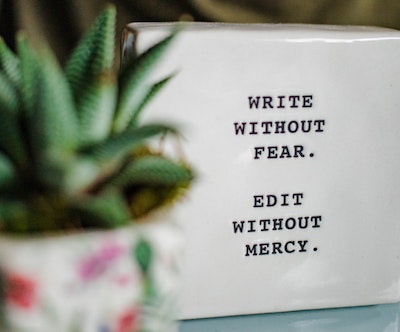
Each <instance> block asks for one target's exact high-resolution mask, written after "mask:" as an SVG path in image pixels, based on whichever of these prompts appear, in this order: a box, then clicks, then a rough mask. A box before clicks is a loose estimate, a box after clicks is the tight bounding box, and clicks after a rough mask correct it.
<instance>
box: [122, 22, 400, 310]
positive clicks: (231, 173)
mask: <svg viewBox="0 0 400 332" xmlns="http://www.w3.org/2000/svg"><path fill="white" fill-rule="evenodd" d="M172 28H173V25H171V24H149V23H147V24H143V23H142V24H140V23H138V24H131V25H129V26H128V27H127V29H126V31H125V32H124V46H123V56H124V61H128V59H129V57H131V56H133V55H134V53H135V50H138V51H139V52H142V51H143V50H145V49H146V48H148V47H149V46H150V45H152V44H153V43H154V42H156V41H158V40H161V39H162V38H163V37H165V36H166V35H167V34H169V32H170V31H171V29H172ZM172 72H175V77H174V78H173V79H172V80H171V82H170V83H169V85H168V86H167V88H165V90H163V92H162V93H161V95H159V98H157V99H156V100H155V101H154V102H153V103H152V104H151V105H150V108H149V109H148V110H147V113H146V115H145V117H144V119H143V120H145V121H152V122H158V121H161V120H166V121H169V122H171V123H174V124H177V125H178V126H179V128H180V129H181V131H182V134H183V140H182V149H183V150H184V152H185V155H186V157H187V159H188V160H189V161H190V162H191V163H192V164H193V165H194V167H195V168H196V170H197V180H196V183H195V185H194V187H193V188H192V191H191V193H190V196H189V197H187V198H186V200H185V201H184V202H183V204H182V206H181V207H180V210H179V216H180V218H181V224H182V227H183V229H184V231H185V234H186V239H187V250H186V262H185V267H184V279H183V292H182V305H181V307H182V316H181V318H199V317H212V316H224V315H236V314H254V313H264V312H277V311H291V310H303V309H316V308H328V307H342V306H358V305H368V304H377V303H388V302H396V301H399V300H400V204H399V201H398V200H399V197H400V126H399V123H400V33H399V32H397V31H394V30H389V29H377V28H365V27H364V28H363V27H333V26H332V27H330V26H293V25H228V24H205V23H192V24H187V25H184V26H183V27H182V29H181V32H180V33H179V34H178V36H177V38H176V40H174V42H173V44H172V46H171V48H170V49H169V50H168V53H167V55H166V56H165V58H164V60H163V62H162V63H161V64H160V66H159V67H158V68H157V70H156V71H155V72H154V78H155V79H156V78H157V79H160V77H164V76H167V75H169V74H171V73H172Z"/></svg>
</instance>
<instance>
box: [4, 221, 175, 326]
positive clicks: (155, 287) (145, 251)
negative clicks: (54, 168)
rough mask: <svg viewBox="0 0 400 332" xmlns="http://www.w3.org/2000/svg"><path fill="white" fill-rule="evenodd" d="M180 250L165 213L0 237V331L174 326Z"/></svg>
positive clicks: (173, 228)
mask: <svg viewBox="0 0 400 332" xmlns="http://www.w3.org/2000/svg"><path fill="white" fill-rule="evenodd" d="M164 217H165V216H163V218H164ZM163 218H159V219H163ZM166 218H170V216H167V217H166ZM181 252H182V241H181V235H180V232H179V229H178V228H177V227H176V225H175V224H174V223H173V222H172V221H170V220H168V221H167V222H165V220H160V221H156V222H154V221H152V222H151V223H145V224H139V225H133V226H130V227H127V228H121V229H117V230H112V231H96V232H87V233H79V234H70V235H61V236H60V235H56V236H46V237H37V238H29V239H26V238H23V239H21V238H12V237H2V238H1V239H0V268H1V283H2V292H1V300H2V302H1V310H2V311H1V316H0V320H1V323H2V326H1V328H2V329H1V331H8V332H16V331H19V332H21V331H29V332H54V331H57V332H64V331H65V332H72V331H85V332H92V331H93V332H111V331H112V332H133V331H176V328H177V326H176V323H175V322H174V318H175V315H176V312H175V305H174V303H175V295H176V289H177V287H176V286H177V277H178V270H179V269H178V265H179V256H180V254H181Z"/></svg>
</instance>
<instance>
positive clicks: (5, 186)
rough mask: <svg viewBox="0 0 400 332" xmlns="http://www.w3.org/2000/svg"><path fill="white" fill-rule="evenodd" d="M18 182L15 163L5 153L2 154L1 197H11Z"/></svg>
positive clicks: (0, 166) (0, 169) (0, 160)
mask: <svg viewBox="0 0 400 332" xmlns="http://www.w3.org/2000/svg"><path fill="white" fill-rule="evenodd" d="M16 182H17V180H16V176H15V169H14V167H13V164H12V163H11V162H10V161H9V159H8V158H7V157H6V156H5V155H2V154H0V197H3V198H5V197H9V196H10V193H11V192H12V191H14V189H15V187H16V186H15V184H16ZM17 188H18V187H17Z"/></svg>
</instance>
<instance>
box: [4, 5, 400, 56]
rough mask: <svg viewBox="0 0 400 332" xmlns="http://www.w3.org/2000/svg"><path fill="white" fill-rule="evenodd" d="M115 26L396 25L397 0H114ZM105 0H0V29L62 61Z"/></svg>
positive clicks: (399, 20) (399, 19)
mask: <svg viewBox="0 0 400 332" xmlns="http://www.w3.org/2000/svg"><path fill="white" fill-rule="evenodd" d="M108 2H113V3H115V4H116V5H117V7H118V15H119V18H118V22H119V26H118V30H117V31H119V32H120V31H121V30H122V28H123V26H124V25H125V24H126V23H128V22H132V21H178V20H194V21H220V22H270V23H271V22H273V23H275V22H277V23H316V24H342V25H375V26H383V27H390V28H398V29H400V0H114V1H112V0H111V1H108ZM105 3H106V1H105V0H0V10H1V18H0V34H1V35H3V36H4V37H5V39H6V41H7V43H8V44H9V45H10V46H11V47H13V43H14V42H13V40H14V37H13V36H14V34H15V31H16V30H19V29H21V28H23V29H25V30H26V31H27V33H28V35H29V36H30V37H31V39H32V40H33V41H34V42H39V40H41V39H42V38H43V37H44V38H46V39H47V40H48V43H50V45H51V47H52V48H53V49H54V50H55V52H56V54H57V56H58V57H59V59H60V60H61V62H63V61H64V60H65V58H66V57H67V56H68V54H69V53H70V51H71V48H72V47H73V46H74V45H75V44H76V42H77V40H78V39H79V38H80V37H81V35H82V33H83V31H85V30H86V29H87V27H88V26H89V25H90V23H91V22H92V21H93V20H94V18H95V17H96V16H97V15H98V13H99V12H100V10H101V9H102V8H103V6H104V4H105Z"/></svg>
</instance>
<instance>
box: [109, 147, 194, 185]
mask: <svg viewBox="0 0 400 332" xmlns="http://www.w3.org/2000/svg"><path fill="white" fill-rule="evenodd" d="M192 179H193V174H192V172H191V170H190V169H189V168H188V167H185V166H184V165H181V164H178V163H176V162H174V161H171V160H168V159H167V158H165V157H163V156H161V155H153V156H151V155H150V156H143V157H140V158H137V159H134V160H133V161H132V162H130V163H129V164H128V165H127V166H126V167H125V168H124V169H123V170H122V171H121V172H120V173H119V174H117V175H116V177H115V178H114V179H113V181H112V184H113V185H116V186H118V187H119V186H132V185H145V186H146V185H147V186H176V185H178V184H182V183H188V182H189V181H191V180H192Z"/></svg>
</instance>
